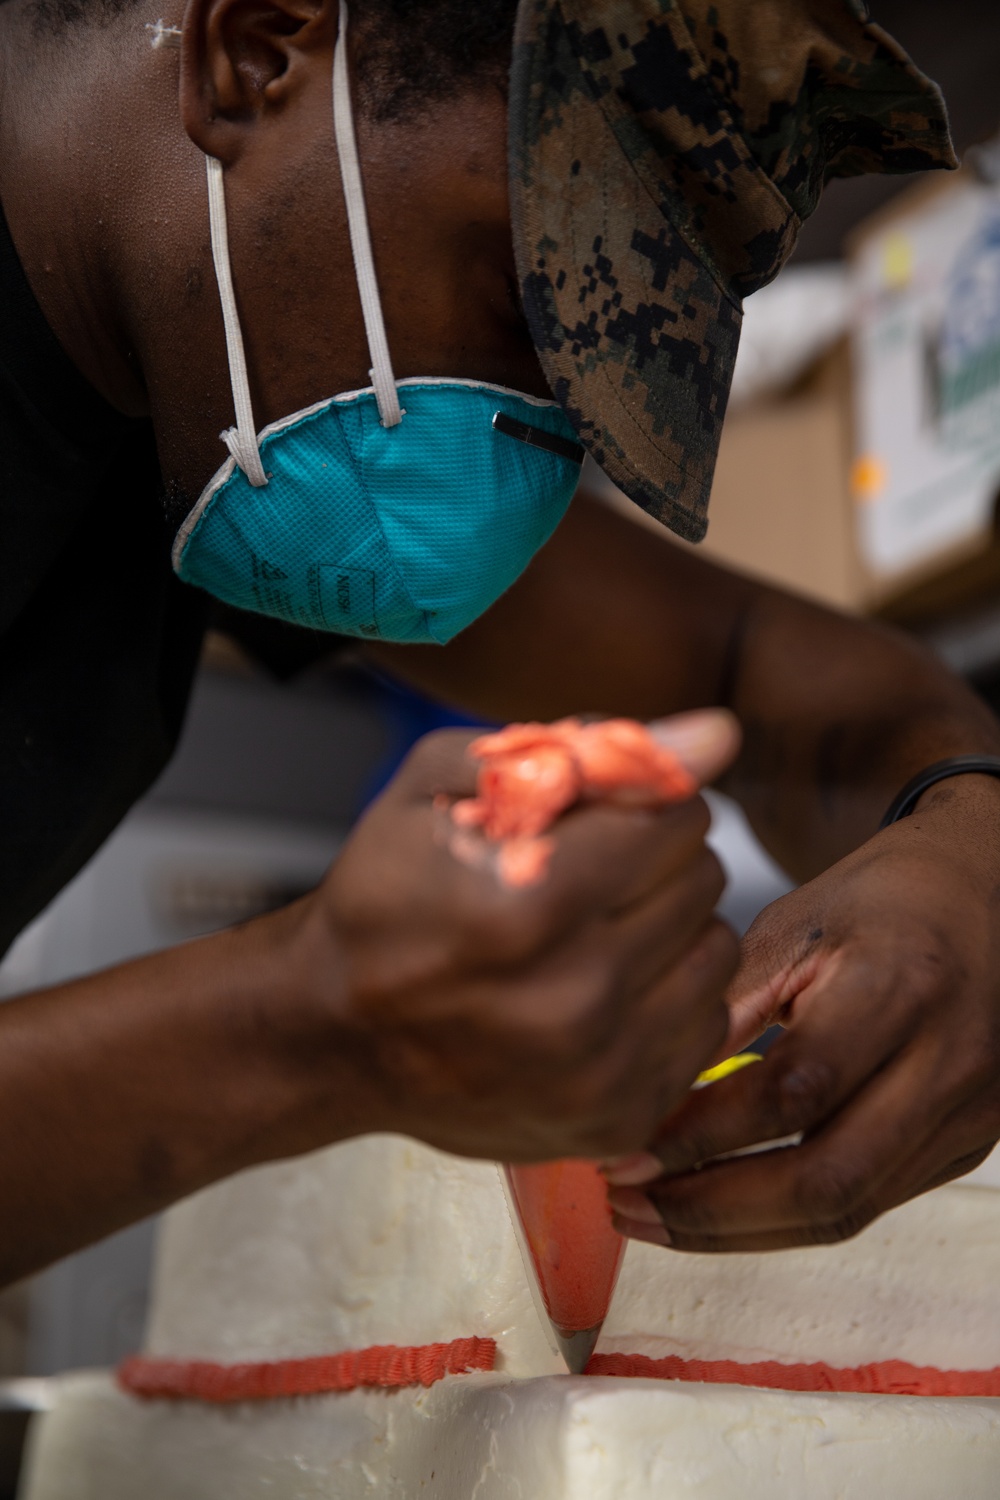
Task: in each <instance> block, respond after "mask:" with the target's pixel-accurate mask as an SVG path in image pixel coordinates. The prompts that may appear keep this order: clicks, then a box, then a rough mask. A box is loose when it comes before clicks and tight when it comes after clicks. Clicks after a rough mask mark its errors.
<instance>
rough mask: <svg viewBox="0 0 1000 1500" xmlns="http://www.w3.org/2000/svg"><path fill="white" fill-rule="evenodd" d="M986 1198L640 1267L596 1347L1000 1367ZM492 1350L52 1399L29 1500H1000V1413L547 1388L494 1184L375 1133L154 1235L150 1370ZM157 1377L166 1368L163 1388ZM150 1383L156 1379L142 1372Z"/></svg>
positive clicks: (80, 1380) (99, 1378)
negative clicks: (224, 1389) (273, 1393)
mask: <svg viewBox="0 0 1000 1500" xmlns="http://www.w3.org/2000/svg"><path fill="white" fill-rule="evenodd" d="M998 1287H1000V1192H997V1191H996V1190H995V1189H993V1188H990V1187H981V1186H951V1187H946V1188H941V1189H939V1190H938V1191H937V1192H935V1193H932V1194H929V1195H928V1196H926V1197H924V1198H921V1199H918V1200H917V1201H916V1202H914V1203H911V1204H908V1205H906V1206H905V1207H903V1208H901V1209H897V1210H896V1211H895V1212H893V1213H891V1214H889V1215H887V1216H886V1217H885V1218H883V1219H881V1220H879V1221H878V1222H877V1223H876V1224H875V1225H873V1226H872V1227H871V1228H870V1229H869V1230H867V1231H866V1232H865V1233H864V1234H863V1235H861V1236H860V1237H859V1238H858V1239H856V1240H854V1241H852V1242H850V1243H849V1244H847V1245H843V1246H836V1247H828V1248H821V1249H811V1250H805V1251H789V1252H784V1253H782V1254H777V1255H770V1256H749V1255H741V1256H729V1257H720V1258H712V1257H701V1256H684V1255H675V1254H671V1253H669V1252H665V1251H661V1250H657V1249H654V1248H652V1247H650V1246H645V1245H632V1246H631V1247H630V1248H629V1251H628V1254H627V1256H626V1259H625V1265H624V1269H623V1272H622V1277H621V1281H620V1283H619V1289H618V1292H617V1295H616V1298H615V1301H614V1304H613V1306H612V1309H611V1313H610V1316H609V1318H608V1320H607V1323H606V1325H605V1328H604V1332H603V1335H602V1338H601V1342H600V1344H599V1346H598V1351H599V1353H600V1352H604V1353H605V1354H616V1353H617V1354H623V1355H644V1356H647V1357H649V1358H651V1359H665V1358H667V1357H669V1356H677V1355H679V1356H682V1357H683V1358H684V1359H687V1360H704V1361H718V1360H732V1361H737V1362H739V1363H740V1364H754V1363H756V1362H759V1361H778V1362H780V1363H781V1364H782V1365H797V1364H811V1363H813V1362H823V1363H824V1364H826V1365H829V1366H833V1367H835V1368H837V1369H843V1368H848V1369H855V1368H857V1367H861V1366H868V1365H872V1364H877V1365H880V1364H881V1363H882V1362H885V1361H905V1362H907V1364H909V1365H912V1366H918V1367H924V1366H932V1367H935V1368H937V1369H940V1370H944V1371H987V1370H991V1369H993V1368H995V1367H996V1366H998V1365H1000V1293H998V1291H997V1288H998ZM473 1336H475V1337H477V1338H479V1339H483V1340H494V1341H495V1344H496V1356H495V1360H493V1368H492V1369H491V1370H479V1371H476V1372H470V1373H461V1374H452V1375H447V1376H446V1377H445V1378H443V1379H441V1380H439V1381H437V1382H436V1383H435V1384H432V1385H430V1386H429V1387H427V1388H424V1387H422V1386H405V1387H403V1388H400V1389H386V1390H372V1389H355V1390H346V1391H336V1392H333V1393H327V1394H318V1395H305V1396H298V1397H294V1398H286V1399H268V1400H265V1399H260V1400H254V1401H242V1402H239V1403H236V1404H229V1405H221V1406H220V1405H213V1404H211V1403H209V1402H206V1401H204V1400H200V1399H199V1400H195V1399H183V1400H173V1399H140V1398H138V1397H136V1396H135V1395H132V1394H127V1393H126V1392H125V1391H124V1390H122V1389H120V1388H119V1387H118V1386H117V1385H116V1382H115V1379H114V1377H113V1376H112V1375H111V1374H103V1373H101V1374H85V1375H74V1376H68V1377H65V1378H64V1379H63V1380H62V1382H61V1383H60V1391H59V1397H58V1400H57V1403H56V1406H55V1409H54V1410H53V1412H52V1413H50V1414H49V1415H48V1416H46V1417H45V1418H44V1419H43V1420H42V1422H41V1424H40V1426H39V1428H38V1430H37V1432H36V1434H35V1437H34V1441H33V1445H32V1452H31V1455H30V1462H29V1467H28V1476H27V1479H26V1481H25V1485H24V1488H23V1489H22V1500H254V1497H257V1496H260V1497H261V1500H263V1497H267V1500H306V1497H308V1500H318V1497H331V1500H333V1497H335V1500H355V1497H358V1500H360V1497H362V1496H363V1497H367V1500H375V1497H378V1500H383V1497H384V1500H417V1497H420V1500H473V1497H474V1500H515V1497H516V1500H570V1497H572V1500H584V1497H586V1500H604V1497H607V1500H611V1497H615V1500H632V1497H633V1496H634V1497H636V1500H638V1497H640V1496H641V1497H642V1500H694V1497H698V1500H755V1497H757V1496H760V1497H767V1500H835V1497H836V1500H842V1497H850V1500H854V1497H857V1500H868V1497H872V1496H876V1495H877V1496H879V1497H888V1500H893V1497H896V1496H898V1497H900V1500H904V1497H905V1500H945V1497H949V1500H950V1497H951V1496H961V1497H962V1500H987V1497H989V1500H996V1496H997V1495H998V1494H1000V1400H997V1399H987V1398H972V1397H963V1396H920V1395H862V1394H844V1393H840V1392H833V1391H830V1392H817V1391H788V1390H776V1389H756V1388H753V1387H750V1386H747V1385H742V1384H740V1385H736V1384H715V1383H713V1384H698V1383H691V1382H690V1380H686V1381H685V1382H684V1383H680V1382H678V1381H675V1380H664V1379H636V1378H613V1377H610V1376H600V1375H598V1376H577V1377H571V1376H568V1375H566V1374H565V1373H560V1370H561V1368H562V1366H561V1363H560V1361H559V1359H558V1357H557V1356H556V1355H555V1354H554V1353H553V1352H552V1350H551V1348H550V1345H549V1341H548V1337H547V1334H546V1331H545V1329H544V1328H543V1326H542V1324H541V1322H540V1321H539V1318H538V1315H537V1313H536V1311H535V1305H534V1301H533V1298H532V1294H531V1291H530V1289H529V1285H528V1282H527V1279H526V1276H525V1272H524V1269H523V1266H522V1262H521V1258H520V1253H519V1251H518V1248H517V1243H516V1240H515V1237H514V1233H513V1230H512V1227H511V1223H510V1219H509V1215H508V1210H507V1204H506V1201H505V1197H504V1194H503V1190H502V1187H501V1183H500V1179H499V1176H498V1173H497V1170H496V1168H495V1167H493V1166H490V1165H488V1164H483V1163H475V1162H466V1161H459V1160H456V1159H454V1158H451V1157H447V1156H443V1155H441V1154H440V1153H437V1152H434V1151H431V1150H429V1149H427V1148H424V1147H422V1146H418V1145H415V1144H414V1143H413V1142H410V1141H404V1140H400V1139H397V1138H394V1137H374V1138H368V1139H365V1140H361V1141H356V1142H352V1143H350V1144H348V1145H344V1146H339V1147H336V1148H334V1149H332V1150H329V1151H324V1152H320V1153H318V1154H316V1155H313V1156H311V1157H307V1158H304V1159H302V1160H300V1161H296V1162H290V1163H282V1164H279V1165H276V1166H271V1167H266V1168H262V1169H259V1170H257V1171H254V1172H248V1173H244V1174H243V1175H241V1176H240V1177H237V1178H235V1179H233V1180H231V1181H230V1182H227V1183H224V1184H222V1185H221V1186H219V1187H216V1188H212V1189H210V1190H208V1191H206V1192H204V1193H201V1194H199V1195H198V1196H197V1197H195V1198H193V1199H191V1200H190V1201H188V1202H187V1203H185V1204H182V1205H180V1206H179V1207H178V1208H176V1209H175V1210H173V1212H172V1213H171V1214H170V1215H169V1216H168V1218H167V1221H166V1226H165V1229H164V1232H163V1235H162V1239H161V1245H160V1252H159V1262H158V1271H157V1279H156V1290H155V1296H154V1308H153V1314H152V1318H151V1322H150V1327H149V1330H148V1337H147V1346H146V1350H145V1351H144V1353H145V1355H146V1356H147V1357H148V1359H149V1360H151V1361H154V1362H155V1361H178V1362H183V1366H184V1367H187V1366H188V1364H189V1362H192V1361H200V1362H208V1364H209V1365H210V1366H212V1367H214V1366H225V1367H230V1366H233V1365H237V1364H244V1363H251V1364H254V1365H256V1364H257V1363H259V1362H282V1364H283V1365H284V1364H287V1362H289V1361H293V1360H309V1359H311V1358H313V1357H316V1356H328V1355H336V1354H338V1353H340V1352H341V1351H346V1350H360V1349H369V1348H371V1347H372V1346H382V1345H395V1346H407V1347H409V1346H426V1345H436V1344H450V1343H451V1341H453V1340H466V1339H469V1338H471V1337H473ZM164 1367H165V1368H169V1366H164ZM153 1368H156V1366H155V1365H154V1366H153Z"/></svg>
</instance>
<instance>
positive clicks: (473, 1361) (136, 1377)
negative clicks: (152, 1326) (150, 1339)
mask: <svg viewBox="0 0 1000 1500" xmlns="http://www.w3.org/2000/svg"><path fill="white" fill-rule="evenodd" d="M496 1350H497V1346H496V1340H495V1339H481V1338H470V1339H453V1340H452V1342H451V1343H450V1344H418V1345H411V1346H409V1347H405V1348H398V1347H397V1346H396V1345H395V1344H385V1345H381V1346H377V1347H374V1348H371V1349H348V1350H345V1352H344V1353H342V1354H325V1355H318V1356H316V1357H314V1358H312V1359H279V1360H273V1361H271V1362H267V1363H260V1364H239V1365H219V1364H214V1363H213V1362H212V1361H211V1360H200V1359H144V1358H142V1357H141V1356H137V1357H136V1358H134V1359H127V1360H125V1361H124V1363H123V1364H122V1365H120V1366H119V1369H118V1384H119V1385H120V1386H121V1388H122V1390H124V1391H128V1393H129V1394H130V1395H132V1396H142V1397H144V1398H146V1399H148V1400H151V1399H154V1398H160V1399H166V1400H170V1401H211V1402H214V1403H217V1404H225V1403H227V1402H232V1401H274V1400H279V1399H281V1398H282V1397H288V1396H318V1395H322V1394H323V1393H325V1392H329V1391H353V1390H357V1389H358V1388H359V1387H360V1386H375V1387H381V1388H382V1389H398V1388H399V1387H402V1386H413V1385H433V1384H434V1382H435V1381H437V1380H443V1379H444V1377H445V1376H446V1375H465V1374H467V1373H468V1372H469V1371H470V1370H492V1369H493V1362H494V1360H495V1358H496Z"/></svg>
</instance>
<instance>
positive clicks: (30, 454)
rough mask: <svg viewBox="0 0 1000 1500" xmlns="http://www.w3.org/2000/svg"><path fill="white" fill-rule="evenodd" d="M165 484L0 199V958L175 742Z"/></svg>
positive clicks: (177, 616) (184, 679)
mask: <svg viewBox="0 0 1000 1500" xmlns="http://www.w3.org/2000/svg"><path fill="white" fill-rule="evenodd" d="M160 495H161V483H160V475H159V467H158V463H157V457H156V447H155V443H154V440H153V431H152V426H151V425H150V423H149V422H147V421H133V420H130V419H128V418H126V417H123V416H122V415H121V414H120V413H118V412H116V411H115V410H114V409H113V408H112V407H111V406H109V405H108V403H107V402H106V401H105V400H104V399H103V398H102V397H101V396H99V395H98V394H97V392H96V391H95V390H94V389H93V388H92V387H91V386H90V385H88V383H87V381H86V380H85V379H84V378H83V376H82V375H81V374H80V372H79V371H78V370H77V369H76V367H75V365H74V364H73V363H72V361H71V360H70V359H69V357H68V355H67V354H66V353H65V351H64V350H63V348H62V347H61V345H60V344H59V342H58V340H57V339H56V337H55V335H54V334H53V333H52V330H51V329H50V328H49V326H48V324H47V323H46V321H45V318H44V317H43V315H42V312H41V309H40V308H39V306H38V303H37V302H36V300H35V298H34V296H33V294H32V292H31V288H30V286H29V284H28V281H27V278H26V277H25V274H24V271H23V269H22V267H21V264H20V261H19V260H18V257H17V253H16V251H15V248H14V245H13V242H12V240H11V238H10V233H9V231H8V229H7V225H6V221H5V220H4V217H3V213H2V210H0V953H2V952H3V951H4V950H5V949H6V948H7V947H8V946H9V944H10V943H11V941H12V940H13V939H14V937H16V935H17V933H18V932H19V931H20V930H21V929H22V928H23V927H24V926H25V925H26V924H27V923H28V922H29V921H30V920H31V918H32V917H34V916H35V915H36V914H37V913H38V912H39V911H40V910H41V909H42V907H44V906H45V905H46V903H47V902H48V901H50V900H51V899H52V897H53V896H54V895H55V894H56V893H57V892H58V891H59V890H60V889H61V888H62V887H63V886H64V885H65V884H66V883H67V881H69V880H70V879H71V878H72V876H73V875H75V874H76V872H77V871H78V870H79V869H80V868H81V866H82V865H83V864H84V863H85V862H86V861H87V860H88V859H89V858H90V856H91V855H92V854H93V853H94V851H95V850H96V849H97V848H98V847H99V845H100V844H101V843H102V842H103V840H104V839H105V838H106V837H107V836H108V834H109V833H110V832H111V830H112V829H113V828H114V827H115V825H116V824H117V823H118V822H119V820H120V819H121V818H122V817H123V815H124V814H125V813H126V812H127V810H128V808H129V807H130V806H131V805H132V804H133V803H134V802H135V801H136V799H137V798H138V797H139V796H141V795H142V793H143V792H144V791H145V790H146V788H147V787H148V786H149V785H150V783H151V782H152V781H153V780H154V779H155V778H156V776H157V774H158V773H159V771H160V770H161V769H162V767H163V766H164V765H165V763H166V761H167V760H168V758H169V756H170V754H171V752H172V750H173V748H174V745H175V744H176V741H177V737H178V734H179V732H180V728H181V723H182V720H183V716H184V709H185V705H186V703H187V698H188V693H189V690H190V686H191V679H192V675H193V672H194V668H195V664H196V662H197V658H198V651H199V646H200V643H201V637H202V633H203V630H204V623H205V612H206V604H207V601H206V599H205V596H203V595H201V594H199V593H198V592H196V591H195V590H193V589H190V588H187V587H185V585H183V584H182V583H180V582H179V581H178V580H177V579H176V578H175V576H174V574H173V572H172V570H171V567H170V541H171V531H170V528H168V526H167V524H166V521H165V518H164V514H163V507H162V504H161V499H160Z"/></svg>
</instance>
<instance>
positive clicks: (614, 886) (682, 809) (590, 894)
mask: <svg viewBox="0 0 1000 1500" xmlns="http://www.w3.org/2000/svg"><path fill="white" fill-rule="evenodd" d="M709 822H710V814H709V811H708V808H707V807H706V805H705V803H704V801H703V800H702V799H701V798H700V797H697V798H694V799H693V800H692V801H690V802H685V803H683V804H680V805H677V806H674V807H668V808H660V809H643V808H624V807H613V806H610V805H608V804H604V803H602V804H600V805H597V806H589V807H578V808H575V809H574V810H573V811H572V812H570V813H568V814H567V815H566V817H565V818H563V819H562V820H561V821H560V823H559V826H558V827H557V829H556V830H555V832H554V837H555V852H554V854H553V857H552V863H551V865H550V867H549V878H548V881H547V882H546V887H547V889H546V891H545V896H546V899H547V900H549V901H550V902H552V903H553V904H555V905H560V904H563V903H565V902H569V903H571V905H572V907H573V909H574V910H575V911H582V910H584V909H586V911H587V912H588V914H591V913H593V912H596V911H603V912H606V913H608V914H613V913H617V912H623V911H626V910H627V909H628V907H629V906H631V905H632V904H633V903H636V902H641V901H642V900H644V899H646V898H647V897H649V896H650V895H651V894H652V893H654V892H655V891H656V890H657V889H658V888H659V887H661V886H662V885H663V884H664V883H666V882H668V881H672V880H679V879H681V878H682V877H683V876H685V875H686V874H687V872H688V871H689V870H690V869H691V867H692V866H693V864H694V862H695V861H697V860H700V859H701V858H702V855H703V851H704V849H705V847H706V846H705V835H706V833H707V832H708V826H709ZM537 890H538V888H536V893H537Z"/></svg>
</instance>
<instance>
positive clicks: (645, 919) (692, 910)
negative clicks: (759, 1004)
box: [606, 846, 739, 1023]
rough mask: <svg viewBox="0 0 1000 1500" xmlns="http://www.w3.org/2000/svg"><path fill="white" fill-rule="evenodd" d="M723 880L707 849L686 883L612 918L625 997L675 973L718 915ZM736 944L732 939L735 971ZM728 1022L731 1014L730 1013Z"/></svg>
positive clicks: (612, 943) (673, 883)
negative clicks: (679, 963) (716, 913)
mask: <svg viewBox="0 0 1000 1500" xmlns="http://www.w3.org/2000/svg"><path fill="white" fill-rule="evenodd" d="M724 886H725V875H724V874H723V872H722V867H721V866H720V864H719V862H718V860H717V858H716V857H715V855H714V854H713V853H712V851H711V850H710V849H709V848H707V847H706V846H703V847H702V848H701V850H700V852H699V854H698V855H697V857H696V858H695V859H694V860H693V861H692V862H691V864H690V865H689V867H688V869H687V870H686V871H685V872H684V875H683V878H682V879H675V880H670V881H668V882H666V883H663V884H661V885H660V886H659V887H657V889H656V890H654V891H652V892H651V893H650V894H649V895H648V896H646V897H645V899H644V900H642V901H640V902H635V903H633V904H632V905H631V906H630V907H629V908H628V910H627V911H625V912H619V913H616V914H614V915H613V916H612V917H611V919H610V921H609V924H608V927H607V929H606V932H607V939H608V943H609V950H608V951H609V952H610V954H611V955H612V956H613V959H614V961H615V963H616V965H617V967H618V972H619V974H620V977H621V983H622V986H623V990H624V992H625V993H634V992H636V991H641V990H645V989H646V988H647V987H648V986H649V985H650V984H652V983H653V982H654V981H655V980H656V979H658V978H659V977H660V976H661V975H663V974H665V973H667V972H668V971H669V970H670V969H672V968H673V967H674V966H675V965H676V964H677V962H678V961H679V960H680V959H681V957H682V956H683V955H684V954H685V953H686V952H687V950H688V949H689V948H690V947H691V946H692V945H693V943H694V942H695V941H696V940H697V939H698V938H699V936H700V935H701V934H702V933H703V932H704V930H705V927H706V926H707V924H708V923H709V922H711V921H712V920H713V918H714V915H715V908H716V905H717V903H718V900H719V897H720V895H721V894H722V891H723V888H724ZM738 951H739V950H738V945H737V942H736V939H735V937H734V939H733V966H734V967H735V963H736V959H737V955H738ZM726 1018H727V1023H728V1011H727V1012H726Z"/></svg>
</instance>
